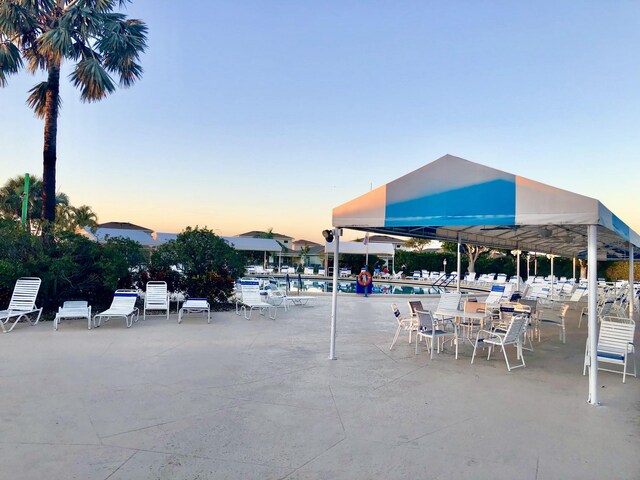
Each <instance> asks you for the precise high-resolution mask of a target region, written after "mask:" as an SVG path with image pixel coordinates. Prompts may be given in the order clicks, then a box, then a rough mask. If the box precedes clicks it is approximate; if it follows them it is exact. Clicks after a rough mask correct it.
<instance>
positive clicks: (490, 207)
mask: <svg viewBox="0 0 640 480" xmlns="http://www.w3.org/2000/svg"><path fill="white" fill-rule="evenodd" d="M587 225H597V226H598V257H599V258H602V259H624V258H627V257H628V252H629V244H630V243H631V244H633V245H635V246H636V247H640V236H639V235H638V234H637V233H636V232H634V231H633V230H631V229H630V228H629V226H628V225H626V224H625V223H624V222H623V221H622V220H620V218H618V217H617V216H616V215H614V214H613V213H612V212H611V211H610V210H609V209H608V208H606V207H605V206H604V205H603V204H602V203H600V202H599V201H598V200H596V199H594V198H590V197H586V196H584V195H579V194H577V193H573V192H569V191H567V190H562V189H559V188H555V187H552V186H549V185H546V184H543V183H540V182H536V181H534V180H530V179H527V178H524V177H520V176H518V175H513V174H511V173H507V172H503V171H501V170H497V169H495V168H490V167H487V166H484V165H480V164H478V163H473V162H470V161H468V160H464V159H462V158H459V157H454V156H452V155H445V156H444V157H441V158H439V159H438V160H435V161H434V162H431V163H429V164H427V165H425V166H423V167H421V168H419V169H417V170H415V171H413V172H411V173H409V174H407V175H404V176H402V177H400V178H398V179H396V180H393V181H392V182H390V183H387V184H386V185H383V186H381V187H379V188H377V189H375V190H373V191H371V192H368V193H366V194H364V195H362V196H360V197H358V198H355V199H354V200H351V201H350V202H347V203H345V204H343V205H340V206H339V207H336V208H334V209H333V226H334V227H340V228H350V229H354V230H364V231H370V232H377V233H382V234H393V235H403V236H409V237H416V238H429V239H437V240H445V241H458V239H460V240H461V241H462V242H464V243H472V244H477V245H486V246H492V247H496V248H505V249H519V250H526V251H537V252H548V253H553V254H556V255H564V256H569V257H572V256H584V255H585V253H586V247H587V228H586V226H587ZM636 251H637V249H636ZM636 257H637V258H640V256H636Z"/></svg>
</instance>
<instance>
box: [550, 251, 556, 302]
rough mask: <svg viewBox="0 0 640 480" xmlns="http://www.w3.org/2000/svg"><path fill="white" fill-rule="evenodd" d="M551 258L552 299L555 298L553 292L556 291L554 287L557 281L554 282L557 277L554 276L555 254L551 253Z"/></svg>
mask: <svg viewBox="0 0 640 480" xmlns="http://www.w3.org/2000/svg"><path fill="white" fill-rule="evenodd" d="M550 259H551V300H553V294H554V293H555V292H554V288H553V287H554V283H555V282H554V280H555V278H554V275H553V254H551V257H550Z"/></svg>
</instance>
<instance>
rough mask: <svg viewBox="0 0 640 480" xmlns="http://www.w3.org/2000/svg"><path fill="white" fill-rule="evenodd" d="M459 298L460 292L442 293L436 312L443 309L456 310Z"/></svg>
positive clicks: (458, 305)
mask: <svg viewBox="0 0 640 480" xmlns="http://www.w3.org/2000/svg"><path fill="white" fill-rule="evenodd" d="M460 298H461V294H460V293H458V292H451V293H443V294H442V295H441V296H440V301H439V302H438V307H437V308H436V312H437V311H443V310H458V308H459V307H460Z"/></svg>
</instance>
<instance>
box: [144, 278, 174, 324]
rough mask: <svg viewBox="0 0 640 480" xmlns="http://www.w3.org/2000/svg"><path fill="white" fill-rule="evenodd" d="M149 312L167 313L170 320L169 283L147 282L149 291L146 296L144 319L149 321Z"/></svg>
mask: <svg viewBox="0 0 640 480" xmlns="http://www.w3.org/2000/svg"><path fill="white" fill-rule="evenodd" d="M147 310H154V311H155V310H159V311H166V312H167V314H166V317H167V320H169V291H168V290H167V282H159V281H151V282H147V291H146V293H145V295H144V308H143V310H142V319H143V320H146V319H147Z"/></svg>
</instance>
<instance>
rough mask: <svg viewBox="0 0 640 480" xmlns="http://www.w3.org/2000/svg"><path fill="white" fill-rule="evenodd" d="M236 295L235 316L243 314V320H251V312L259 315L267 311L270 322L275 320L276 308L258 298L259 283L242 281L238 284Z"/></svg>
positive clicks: (251, 280)
mask: <svg viewBox="0 0 640 480" xmlns="http://www.w3.org/2000/svg"><path fill="white" fill-rule="evenodd" d="M238 293H239V295H238V296H236V314H237V315H241V314H244V318H246V319H247V320H251V313H252V312H253V310H256V309H257V310H258V312H259V313H260V315H264V314H265V311H268V313H269V318H270V319H271V320H275V319H276V314H277V310H278V308H277V307H276V306H274V305H272V304H270V303H268V302H265V301H263V300H262V297H261V296H260V283H259V282H258V281H257V280H253V279H242V280H240V282H239V283H238Z"/></svg>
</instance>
